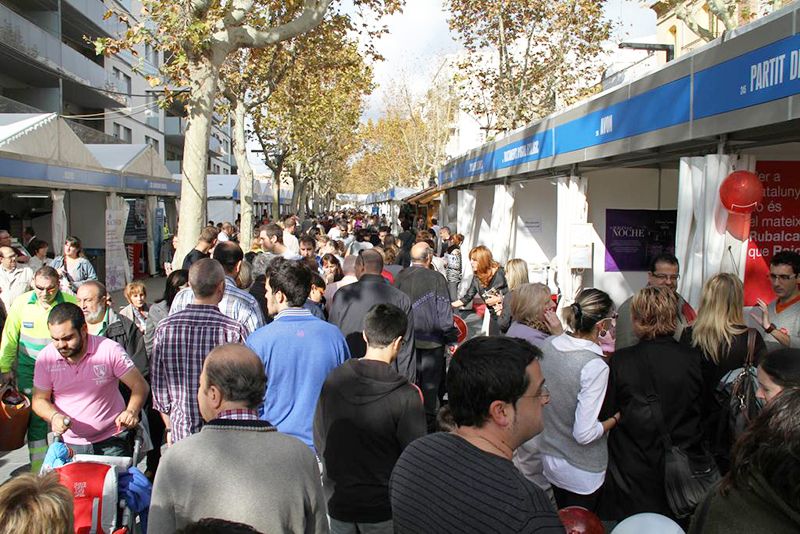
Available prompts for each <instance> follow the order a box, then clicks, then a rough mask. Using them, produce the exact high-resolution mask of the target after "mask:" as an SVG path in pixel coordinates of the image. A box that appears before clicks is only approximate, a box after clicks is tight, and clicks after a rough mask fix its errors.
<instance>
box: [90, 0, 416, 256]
mask: <svg viewBox="0 0 800 534" xmlns="http://www.w3.org/2000/svg"><path fill="white" fill-rule="evenodd" d="M352 3H353V4H355V6H356V7H357V8H359V9H363V10H366V11H369V12H371V13H373V14H374V15H375V16H376V17H379V16H380V15H382V14H386V13H392V12H394V11H396V10H398V9H399V8H400V7H401V5H402V0H352ZM332 4H333V5H334V8H333V9H329V8H330V7H331V5H332ZM332 11H335V12H337V14H341V13H338V11H339V0H180V1H177V0H176V1H163V0H142V12H141V14H140V16H139V17H138V18H137V19H136V20H131V19H130V18H129V17H128V16H127V14H125V13H121V12H120V13H116V14H113V13H112V14H109V16H116V17H117V18H118V19H119V20H120V22H121V23H123V24H126V25H127V29H126V30H125V31H124V32H123V33H122V35H120V36H119V37H118V38H116V39H110V38H102V39H98V40H97V41H95V47H96V50H97V52H98V53H104V54H113V53H116V52H118V51H119V50H122V49H129V50H131V51H132V52H135V50H136V48H137V47H138V46H139V45H141V44H143V43H147V44H149V45H150V46H153V47H155V48H157V49H160V50H163V51H164V52H165V56H166V57H167V58H168V61H167V62H166V63H165V64H164V66H163V68H162V79H159V78H153V79H152V80H151V84H152V85H153V86H158V85H161V84H165V85H167V86H168V87H169V85H170V84H172V85H174V86H179V87H185V88H186V93H185V95H184V97H185V100H186V107H187V116H188V124H187V128H186V140H185V144H184V152H183V154H184V165H183V179H182V185H181V207H180V214H179V217H180V228H179V232H178V250H177V252H176V257H175V262H176V263H180V261H182V258H183V256H184V255H185V254H186V253H187V252H189V250H191V248H192V247H193V246H194V243H195V241H196V239H197V236H198V235H199V233H200V229H201V227H202V224H203V222H204V220H205V203H206V196H207V195H206V165H207V160H208V139H209V135H210V132H211V117H212V114H213V112H214V106H215V101H216V99H217V97H218V96H219V89H220V87H219V81H220V79H221V74H222V72H221V71H222V67H223V65H224V64H225V63H226V62H227V61H228V60H229V59H230V57H231V55H232V54H234V53H235V52H237V51H239V50H241V49H247V48H253V49H258V48H267V47H271V46H274V45H277V44H279V43H282V42H286V41H290V40H292V39H295V38H298V37H300V36H302V35H304V34H305V33H307V32H309V31H310V30H312V29H314V28H316V27H317V26H319V25H320V24H321V23H322V22H323V20H324V19H325V18H326V16H331V15H332V13H331V12H332ZM342 16H344V17H346V18H347V20H348V21H350V24H351V29H352V31H354V32H358V31H369V25H368V24H366V23H361V24H356V23H354V22H353V21H352V19H351V17H350V16H348V15H343V14H342ZM166 92H167V94H168V95H169V89H167V91H166Z"/></svg>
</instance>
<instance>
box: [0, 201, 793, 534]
mask: <svg viewBox="0 0 800 534" xmlns="http://www.w3.org/2000/svg"><path fill="white" fill-rule="evenodd" d="M399 228H400V229H401V230H402V231H400V232H399V233H397V235H395V234H393V233H392V230H391V227H390V225H389V224H388V221H386V220H385V218H382V217H379V216H374V215H368V214H365V213H361V212H336V213H331V214H327V215H322V216H319V217H316V216H313V215H309V216H307V217H305V218H303V219H302V220H300V219H298V218H297V217H294V216H291V215H289V216H286V217H283V218H282V220H281V221H278V222H270V221H268V220H266V219H265V220H263V221H261V222H260V224H259V225H258V227H256V228H255V229H254V231H253V232H254V233H253V238H254V239H253V247H252V249H251V250H243V249H242V247H241V246H240V245H239V243H238V232H239V231H240V230H237V227H236V224H233V223H230V222H223V223H221V224H219V225H218V226H217V225H215V224H214V223H213V221H209V225H208V226H207V227H205V228H203V229H202V231H201V233H200V235H199V236H198V238H197V244H196V246H195V247H194V249H192V250H191V251H190V252H189V253H188V254H187V255H186V256H185V257H184V259H183V263H182V264H181V265H180V267H181V268H180V269H178V268H177V265H173V264H172V257H171V256H168V257H167V258H166V259H165V261H164V262H163V267H164V269H165V271H166V273H167V277H166V280H165V285H164V291H163V295H161V296H160V298H158V299H157V300H155V301H149V300H148V294H147V288H146V286H145V285H144V284H143V283H141V282H139V281H133V282H131V283H130V284H128V285H127V287H126V288H125V291H124V298H125V299H126V301H127V302H125V303H122V302H112V300H111V297H110V295H109V292H108V291H107V289H106V287H105V286H104V285H103V284H102V283H101V281H99V280H98V279H97V275H96V273H95V270H94V269H93V267H92V265H91V263H90V262H89V261H88V260H87V259H86V258H84V257H83V255H82V253H81V241H80V239H79V238H77V237H74V236H70V237H68V238H67V239H66V242H65V243H64V247H63V249H64V253H63V255H60V256H58V257H56V258H53V259H48V257H47V251H48V245H47V243H44V242H42V241H41V240H39V239H37V238H36V236H35V234H34V232H33V229H32V228H28V229H26V232H25V235H24V236H23V238H22V240H21V244H20V245H17V246H13V245H12V243H11V239H10V235H9V234H8V232H6V231H3V230H0V319H2V321H3V323H4V324H3V327H2V338H1V341H0V373H2V374H1V375H0V380H2V382H3V383H15V384H16V385H17V387H18V388H19V390H20V391H21V392H23V393H24V394H25V395H27V396H29V398H31V400H32V409H33V412H34V415H33V416H32V417H31V419H30V422H29V426H28V434H27V443H28V450H29V453H30V460H31V470H32V471H33V472H34V473H38V472H39V470H40V467H41V465H42V461H43V460H44V457H45V453H46V452H47V441H46V438H47V434H48V432H49V431H53V432H57V433H58V434H61V435H62V436H63V440H64V442H65V443H66V444H67V445H68V446H69V447H70V448H72V449H73V450H74V451H76V452H86V453H92V454H98V455H106V456H130V455H131V454H132V452H133V442H134V437H135V434H136V430H137V429H138V428H140V427H144V428H145V429H146V433H147V435H148V437H149V441H150V442H152V445H153V446H152V447H149V449H150V450H149V451H148V452H147V459H146V463H145V466H144V474H145V476H146V477H147V478H148V479H149V480H150V481H152V484H153V486H152V499H151V502H150V508H149V513H148V519H147V522H148V525H147V526H148V530H149V531H150V532H155V533H173V532H262V533H268V532H270V533H271V532H329V531H330V532H332V533H336V534H340V533H341V534H350V533H365V534H368V533H389V532H402V533H416V532H420V533H423V532H426V533H427V532H454V533H455V532H459V533H462V532H475V533H485V532H543V533H544V532H554V533H555V532H564V525H563V523H562V519H561V518H560V516H559V514H558V510H561V509H564V508H567V507H574V506H578V507H582V508H584V509H586V510H588V511H590V512H592V513H593V514H595V515H596V516H597V517H599V518H600V519H602V520H603V521H604V522H606V524H607V525H613V524H614V523H616V522H619V521H623V520H625V519H626V518H629V517H632V516H635V515H637V514H640V513H646V512H649V513H657V514H661V515H663V516H666V517H668V518H670V519H672V520H674V521H676V522H677V523H678V524H679V525H680V526H681V527H683V528H684V529H690V532H698V533H699V532H703V533H706V532H707V533H712V534H713V533H723V532H724V533H731V532H733V533H736V532H748V533H749V532H771V533H782V532H787V533H788V532H798V531H800V483H799V481H800V435H798V432H800V430H798V429H800V391H799V390H800V286H799V285H798V282H799V281H798V275H799V274H800V255H799V254H797V253H795V252H789V251H784V252H780V253H779V254H776V255H775V256H774V257H773V258H772V260H771V264H770V275H769V276H770V280H771V283H772V287H773V290H774V292H775V295H776V297H777V298H776V299H775V301H773V302H771V303H769V304H767V303H764V302H759V304H758V306H756V307H755V309H754V311H753V312H752V313H751V315H752V316H751V317H747V316H746V315H745V307H744V292H743V287H742V283H741V281H740V279H739V278H738V276H736V275H732V274H728V273H720V274H717V275H715V276H713V277H712V278H710V279H709V280H707V281H706V283H705V286H704V288H703V293H702V300H701V302H700V305H699V307H698V309H697V310H694V309H693V308H692V306H691V305H690V304H689V303H688V302H686V301H685V300H684V299H683V298H682V297H681V296H680V295H679V294H678V291H677V286H678V280H679V279H680V266H679V263H678V260H677V258H675V257H674V256H673V255H670V254H666V253H665V254H661V255H659V256H657V257H655V258H653V260H652V263H651V266H650V268H649V272H648V281H647V285H646V287H644V288H641V289H639V290H637V291H636V292H635V293H634V294H633V296H632V297H631V298H630V299H628V300H627V301H625V302H624V303H622V304H621V305H620V306H618V307H617V306H615V305H614V303H613V301H612V299H611V298H610V296H609V295H608V294H606V293H605V292H603V291H601V290H599V289H595V288H585V289H582V290H580V291H579V292H578V294H577V295H575V296H574V297H573V298H570V299H568V300H567V301H566V302H559V299H558V298H557V297H556V296H555V295H552V291H551V289H550V288H549V287H548V286H547V285H545V284H542V283H531V282H530V279H529V269H528V265H527V264H526V263H525V261H523V260H521V259H511V260H509V261H508V262H507V263H506V264H505V265H501V264H500V263H499V262H497V261H496V260H495V259H494V257H493V254H492V251H491V249H490V248H489V247H487V246H483V245H479V246H475V247H473V248H471V249H470V250H462V247H463V244H464V237H463V236H462V235H461V234H458V233H457V232H455V231H454V229H452V228H448V227H447V226H440V225H439V224H438V223H437V220H436V219H435V218H433V219H431V220H429V221H425V220H424V219H422V218H418V219H416V220H415V219H403V220H402V221H399ZM241 231H245V230H244V229H242V230H241ZM462 255H465V256H466V259H468V261H469V264H470V266H471V270H465V267H466V262H463V261H462ZM467 272H471V273H472V277H471V280H470V281H469V283H466V280H465V274H466V273H467ZM558 308H560V313H559V312H558V311H557V309H558ZM473 310H474V311H476V312H478V314H479V315H482V316H484V317H485V323H484V328H483V329H482V331H481V333H480V335H473V336H471V339H468V340H467V341H465V342H462V343H461V344H460V345H459V343H458V341H459V331H458V330H457V329H456V327H455V326H454V315H458V314H465V313H472V312H473ZM748 319H750V323H751V324H755V325H756V326H755V327H748V326H747V323H748ZM456 347H457V348H456ZM751 369H752V372H751ZM742 384H745V385H746V384H752V391H751V392H750V393H752V395H745V394H743V393H741V391H740V390H738V389H736V388H737V387H740V386H741V385H742ZM731 388H734V389H733V391H732V390H731ZM737 400H738V404H737ZM745 404H747V406H745ZM743 408H747V410H743ZM674 449H678V450H679V451H680V453H681V454H683V455H684V456H686V457H688V458H690V459H692V461H695V462H697V463H699V464H701V468H702V469H705V470H707V471H708V472H710V473H713V474H717V473H718V475H719V476H718V477H717V478H720V480H719V481H718V482H714V481H712V482H714V483H713V484H711V485H709V487H708V488H707V491H705V493H704V494H703V495H701V497H702V498H697V499H696V502H691V503H690V506H689V508H688V511H687V509H686V507H684V508H681V509H677V508H676V506H675V505H674V502H673V500H672V499H671V495H670V492H671V491H672V490H671V489H669V488H668V487H667V486H668V484H667V478H669V476H670V475H669V474H668V473H666V472H665V470H667V467H665V466H666V464H668V463H669V462H668V458H671V456H670V455H671V454H673V450H674ZM703 461H706V463H705V464H702V462H703ZM692 465H694V464H692ZM54 480H56V479H54V478H53V476H52V475H48V476H41V477H39V476H36V475H30V476H28V475H20V476H18V477H16V478H14V479H12V480H11V481H9V482H7V483H5V484H4V485H3V486H0V530H3V527H2V525H26V526H25V528H24V529H23V530H15V529H14V528H12V531H20V532H21V531H26V532H59V533H66V532H71V531H72V530H71V528H72V526H71V525H72V508H71V506H72V505H71V499H70V495H69V492H66V493H65V491H64V488H63V487H61V486H59V484H57V483H56V482H54ZM37 525H39V526H37ZM40 525H46V526H44V527H41V526H40ZM9 528H11V527H9ZM37 528H38V529H39V530H37ZM215 529H216V530H215Z"/></svg>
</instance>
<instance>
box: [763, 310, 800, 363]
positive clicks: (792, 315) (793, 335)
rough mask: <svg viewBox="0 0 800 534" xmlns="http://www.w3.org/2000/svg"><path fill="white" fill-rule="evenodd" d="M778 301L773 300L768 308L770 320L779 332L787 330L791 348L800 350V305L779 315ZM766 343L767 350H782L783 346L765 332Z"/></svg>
mask: <svg viewBox="0 0 800 534" xmlns="http://www.w3.org/2000/svg"><path fill="white" fill-rule="evenodd" d="M777 303H778V299H775V300H773V301H772V302H770V303H769V306H767V310H768V311H769V320H770V321H772V324H774V325H775V328H776V329H777V330H780V329H782V328H785V329H786V331H787V332H788V333H789V346H790V347H792V348H793V349H797V348H800V303H797V304H794V305H792V306H789V307H788V308H786V309H785V310H783V311H782V312H780V313H778V310H777V309H776V308H775V306H776V304H777ZM762 335H763V336H764V341H765V342H766V343H767V350H770V351H772V350H775V349H779V348H781V347H782V346H783V345H781V344H780V343H778V341H777V340H776V339H775V338H774V337H772V336H771V335H770V334H767V333H766V332H764V333H763V334H762Z"/></svg>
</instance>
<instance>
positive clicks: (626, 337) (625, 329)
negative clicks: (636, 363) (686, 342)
mask: <svg viewBox="0 0 800 534" xmlns="http://www.w3.org/2000/svg"><path fill="white" fill-rule="evenodd" d="M680 277H681V275H680V265H679V263H678V258H676V257H675V256H674V255H672V254H666V253H665V254H659V255H658V256H656V257H655V258H653V261H652V263H651V264H650V271H649V272H648V273H647V287H668V288H669V289H671V290H672V291H675V293H676V295H677V292H678V280H680ZM677 296H678V328H677V329H676V330H675V336H674V337H675V340H676V341H679V340H680V338H681V334H682V333H683V329H684V328H686V327H687V326H690V325H691V324H692V323H694V320H695V319H696V318H697V312H695V311H694V308H692V306H691V304H689V303H688V302H686V301H685V300H684V299H683V297H681V296H680V295H677ZM632 300H633V297H631V298H629V299H628V300H626V301H625V302H623V303H622V305H621V306H620V307H619V308H618V309H617V313H618V317H617V322H616V343H615V350H620V349H624V348H625V347H632V346H633V345H636V344H637V343H638V342H639V338H637V337H636V335H635V334H634V333H633V319H632V317H631V301H632Z"/></svg>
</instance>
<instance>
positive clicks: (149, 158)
mask: <svg viewBox="0 0 800 534" xmlns="http://www.w3.org/2000/svg"><path fill="white" fill-rule="evenodd" d="M86 148H87V149H88V150H89V152H91V154H92V155H93V156H94V157H95V158H96V159H97V161H99V162H100V164H101V165H102V166H103V167H105V168H106V169H114V170H116V171H120V172H122V173H133V174H141V175H144V176H155V177H158V178H172V174H170V172H169V169H167V166H166V165H164V162H163V161H162V160H161V156H160V155H159V153H158V152H156V150H155V149H153V148H152V147H151V146H150V145H127V144H119V145H108V144H107V145H86Z"/></svg>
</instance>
